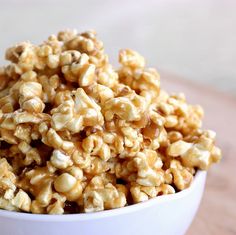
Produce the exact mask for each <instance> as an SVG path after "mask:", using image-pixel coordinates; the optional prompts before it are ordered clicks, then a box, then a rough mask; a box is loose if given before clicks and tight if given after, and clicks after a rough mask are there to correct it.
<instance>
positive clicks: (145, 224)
mask: <svg viewBox="0 0 236 235" xmlns="http://www.w3.org/2000/svg"><path fill="white" fill-rule="evenodd" d="M205 180H206V172H204V171H198V172H197V174H196V175H195V178H194V181H193V183H192V185H191V186H190V187H189V188H188V189H186V190H183V191H181V192H179V193H176V194H172V195H165V196H160V197H157V198H153V199H150V200H148V201H146V202H143V203H139V204H135V205H131V206H127V207H124V208H120V209H113V210H107V211H102V212H96V213H89V214H72V215H35V214H27V213H19V212H11V211H5V210H0V234H1V235H152V234H153V235H154V234H155V235H181V234H184V233H185V232H186V231H187V229H188V227H189V226H190V224H191V222H192V220H193V218H194V216H195V214H196V212H197V209H198V206H199V204H200V201H201V198H202V194H203V191H204V186H205Z"/></svg>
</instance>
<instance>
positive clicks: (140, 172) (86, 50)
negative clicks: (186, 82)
mask: <svg viewBox="0 0 236 235" xmlns="http://www.w3.org/2000/svg"><path fill="white" fill-rule="evenodd" d="M5 57H6V59H7V60H8V61H10V63H9V64H8V65H6V66H5V67H0V208H2V209H6V210H11V211H19V212H21V211H24V212H29V213H35V214H58V215H59V214H68V213H83V212H85V213H89V212H95V211H102V210H108V209H113V208H120V207H125V206H127V205H131V204H134V203H139V202H143V201H146V200H149V199H150V198H154V197H159V196H161V195H167V194H173V193H177V192H179V191H181V190H184V189H186V188H188V187H189V186H190V185H191V182H192V181H193V179H194V175H195V173H196V171H197V170H198V169H201V170H207V169H208V168H209V167H210V166H211V164H213V163H217V162H219V161H220V159H221V150H220V149H219V148H218V147H216V146H215V137H216V135H215V133H214V132H213V131H205V130H202V129H201V124H202V117H203V109H202V108H201V107H200V106H194V105H190V104H188V103H187V102H186V98H185V96H184V94H182V93H180V94H173V95H169V94H168V93H167V92H166V91H164V90H163V89H161V86H160V75H159V74H158V72H157V71H156V70H155V69H153V68H148V67H147V66H146V62H145V59H144V58H143V57H142V56H141V55H140V54H139V53H137V52H135V51H133V50H131V49H123V50H121V51H120V53H119V62H120V65H121V67H120V68H118V69H117V70H116V69H114V67H113V66H112V65H111V64H110V63H109V61H108V56H107V55H106V53H105V52H104V47H103V43H102V42H101V41H100V40H98V38H97V36H96V33H95V32H94V31H87V32H84V33H77V32H76V30H65V31H61V32H59V33H58V35H57V36H55V35H51V36H50V37H49V38H48V39H47V40H46V41H44V42H43V43H42V44H41V45H39V46H37V45H33V44H31V43H30V42H23V43H20V44H17V45H15V46H13V47H11V48H9V49H8V50H7V51H6V55H5Z"/></svg>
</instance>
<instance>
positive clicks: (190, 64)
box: [0, 0, 236, 96]
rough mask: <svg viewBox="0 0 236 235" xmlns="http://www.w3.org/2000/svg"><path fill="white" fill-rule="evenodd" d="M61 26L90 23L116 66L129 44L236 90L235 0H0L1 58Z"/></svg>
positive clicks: (155, 60)
mask: <svg viewBox="0 0 236 235" xmlns="http://www.w3.org/2000/svg"><path fill="white" fill-rule="evenodd" d="M66 28H72V29H73V28H76V29H78V31H81V30H87V29H95V30H96V31H97V33H98V35H99V37H100V39H101V40H103V41H104V44H105V49H106V52H107V53H108V54H109V55H110V60H111V61H112V62H113V64H114V65H115V66H117V65H118V63H117V57H118V50H119V49H120V48H127V47H128V48H132V49H135V50H137V51H139V52H140V53H141V54H142V55H143V56H144V57H145V58H146V59H147V62H148V65H150V66H153V67H156V68H157V69H159V70H160V71H168V72H170V73H173V74H175V75H178V76H179V77H182V78H185V79H189V80H193V81H196V82H198V83H203V84H207V85H209V86H211V87H213V88H214V89H218V90H221V91H225V92H227V93H229V94H230V95H235V96H236V1H235V0H198V1H192V0H178V1H175V0H172V1H171V0H135V1H134V0H129V1H127V0H119V1H114V0H113V1H108V0H97V1H95V0H86V1H81V0H77V1H76V0H75V1H71V0H66V1H60V0H48V1H46V0H41V1H29V0H28V1H26V0H22V1H18V0H15V1H14V0H5V1H3V0H0V32H1V34H0V35H1V38H0V63H1V64H4V63H6V62H4V51H5V49H6V48H7V47H9V46H11V45H13V44H15V43H17V42H21V41H24V40H30V41H32V42H33V43H40V42H42V40H44V39H46V38H47V36H49V35H50V34H53V33H54V34H55V33H57V32H58V31H59V30H62V29H66Z"/></svg>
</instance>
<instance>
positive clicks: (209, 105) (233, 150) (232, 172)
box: [161, 72, 236, 235]
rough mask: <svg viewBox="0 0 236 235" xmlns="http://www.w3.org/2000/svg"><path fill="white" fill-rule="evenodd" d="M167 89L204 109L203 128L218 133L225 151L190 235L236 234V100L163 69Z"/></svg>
mask: <svg viewBox="0 0 236 235" xmlns="http://www.w3.org/2000/svg"><path fill="white" fill-rule="evenodd" d="M161 75H162V76H161V82H162V83H161V85H162V88H164V89H165V90H167V91H171V92H172V91H173V92H180V91H181V92H184V93H185V94H186V97H187V100H188V101H189V102H190V103H192V104H200V105H202V107H203V108H204V110H205V118H204V122H203V123H204V124H203V126H204V128H206V129H212V130H214V131H216V133H217V144H218V145H219V146H220V147H221V149H222V151H223V159H222V161H221V162H220V164H217V165H214V166H212V167H211V168H210V170H209V173H208V177H207V183H206V190H205V193H204V196H203V200H202V203H201V206H200V208H199V211H198V213H197V215H196V217H195V219H194V221H193V223H192V225H191V227H190V228H189V230H188V232H187V235H233V234H234V235H235V234H236V99H235V98H233V97H230V96H228V95H227V94H223V93H220V92H217V91H214V90H212V89H211V88H207V87H204V86H201V85H196V84H193V83H191V82H188V81H185V80H183V79H181V78H178V77H177V76H175V75H171V74H168V73H165V72H161Z"/></svg>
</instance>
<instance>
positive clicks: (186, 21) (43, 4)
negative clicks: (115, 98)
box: [0, 0, 236, 235]
mask: <svg viewBox="0 0 236 235" xmlns="http://www.w3.org/2000/svg"><path fill="white" fill-rule="evenodd" d="M67 28H71V29H74V28H75V29H77V30H78V31H79V32H81V31H84V30H88V29H95V30H96V31H97V33H98V36H99V37H100V39H101V40H102V41H103V42H104V45H105V50H106V52H107V53H108V54H109V56H110V60H111V62H112V63H113V64H114V65H115V66H118V62H117V60H118V51H119V49H121V48H132V49H134V50H137V51H139V52H140V53H141V54H142V55H143V56H144V57H145V58H146V59H147V63H148V65H149V66H152V67H155V68H157V69H158V70H159V71H160V74H161V76H162V78H163V77H164V78H163V79H162V84H163V86H164V87H165V88H166V87H167V88H168V89H169V90H171V91H183V92H184V93H186V96H187V97H188V100H189V101H190V102H192V103H194V104H196V103H199V104H201V105H202V106H203V107H204V109H205V113H206V115H205V116H206V117H205V119H204V126H206V127H207V128H209V129H213V130H215V131H216V132H217V135H218V138H217V140H218V143H219V146H220V147H221V148H222V151H223V156H224V157H223V159H222V161H221V163H220V164H218V165H216V166H214V167H212V169H211V170H210V171H209V173H208V180H207V185H206V191H205V196H204V198H203V201H202V203H201V207H200V209H199V212H198V215H197V217H196V219H195V220H194V222H193V224H192V226H191V227H190V229H189V231H188V233H187V234H188V235H199V234H204V235H205V234H206V235H211V234H214V235H218V234H220V235H221V234H223V235H232V234H236V226H235V225H236V224H235V221H236V204H235V195H236V181H235V180H232V179H234V178H235V173H234V172H235V155H236V145H235V141H236V136H235V132H236V122H235V117H236V99H235V97H236V0H196V1H193V0H117V1H115V0H110V1H108V0H83V1H82V0H74V1H72V0H64V1H61V0H48V1H46V0H40V1H33V0H31V1H30V0H0V32H1V33H0V35H1V36H0V64H1V65H3V64H5V63H6V61H4V52H5V50H6V48H8V47H10V46H12V45H14V44H15V43H17V42H21V41H24V40H30V41H31V42H33V43H41V42H42V41H43V40H45V39H46V38H47V37H48V36H49V35H51V34H56V33H57V32H58V31H60V30H62V29H67ZM166 75H167V76H166ZM179 78H180V79H179ZM195 84H199V85H195ZM214 90H218V91H214ZM222 92H223V93H225V94H223V93H222ZM0 233H1V232H0Z"/></svg>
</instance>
